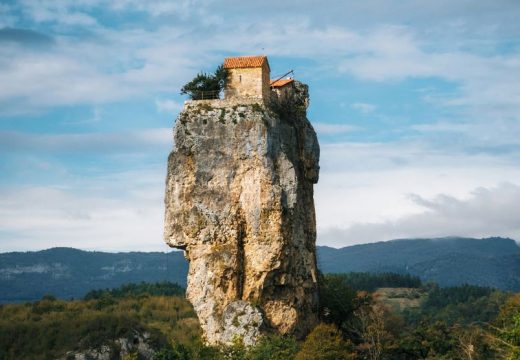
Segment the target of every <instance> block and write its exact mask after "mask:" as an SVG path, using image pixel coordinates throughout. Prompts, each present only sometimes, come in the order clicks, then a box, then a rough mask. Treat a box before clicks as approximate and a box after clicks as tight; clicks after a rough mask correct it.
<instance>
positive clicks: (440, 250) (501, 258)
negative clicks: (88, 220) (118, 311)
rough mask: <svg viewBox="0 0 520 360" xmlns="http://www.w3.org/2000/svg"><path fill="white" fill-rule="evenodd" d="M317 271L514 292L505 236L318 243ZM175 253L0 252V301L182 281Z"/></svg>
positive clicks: (514, 265)
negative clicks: (401, 275)
mask: <svg viewBox="0 0 520 360" xmlns="http://www.w3.org/2000/svg"><path fill="white" fill-rule="evenodd" d="M318 265H319V267H320V269H321V270H322V271H323V272H327V273H330V272H396V273H409V274H412V275H416V276H419V277H420V278H421V279H422V280H423V281H428V280H431V281H434V282H437V283H439V284H440V285H442V286H449V285H459V284H464V283H469V284H473V285H481V286H491V287H496V288H499V289H503V290H513V291H520V248H519V247H518V245H517V244H516V243H515V242H514V241H513V240H510V239H503V238H489V239H482V240H477V239H463V238H446V239H437V240H430V239H427V240H424V239H422V240H393V241H387V242H379V243H374V244H366V245H356V246H349V247H345V248H341V249H334V248H330V247H324V246H321V247H318ZM187 271H188V264H187V262H186V260H185V259H184V256H183V254H182V252H170V253H168V254H165V253H160V252H150V253H144V252H131V253H103V252H87V251H81V250H76V249H70V248H54V249H49V250H44V251H37V252H13V253H3V254H0V303H2V302H3V303H5V302H13V301H32V300H38V299H41V297H42V296H43V295H44V294H53V295H55V296H57V297H59V298H62V299H69V298H80V297H83V296H84V295H85V294H86V293H87V292H88V291H90V290H93V289H100V288H112V287H117V286H120V285H121V284H125V283H129V282H133V283H136V282H141V281H146V282H156V281H164V280H167V281H170V282H176V283H178V284H180V285H181V286H186V276H187Z"/></svg>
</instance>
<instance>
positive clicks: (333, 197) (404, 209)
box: [315, 142, 520, 246]
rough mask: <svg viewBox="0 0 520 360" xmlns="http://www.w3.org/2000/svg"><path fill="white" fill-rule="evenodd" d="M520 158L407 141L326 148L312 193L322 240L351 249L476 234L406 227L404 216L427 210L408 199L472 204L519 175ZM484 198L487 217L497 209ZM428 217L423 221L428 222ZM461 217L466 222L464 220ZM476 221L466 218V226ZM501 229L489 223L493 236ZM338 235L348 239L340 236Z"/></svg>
mask: <svg viewBox="0 0 520 360" xmlns="http://www.w3.org/2000/svg"><path fill="white" fill-rule="evenodd" d="M519 159H520V157H518V156H516V155H514V156H512V157H505V156H503V155H502V154H496V155H493V154H487V153H482V152H474V153H470V152H453V151H451V149H449V148H447V149H446V150H445V151H440V150H438V149H435V148H431V147H429V146H427V145H425V144H418V143H410V142H408V143H404V142H403V143H392V144H375V143H374V144H368V143H365V144H363V143H358V144H356V143H343V144H329V145H322V146H321V160H320V165H321V171H320V181H319V182H318V184H317V185H316V188H315V202H316V216H317V226H318V242H319V244H323V245H333V246H346V245H350V244H353V243H365V242H372V241H382V240H389V239H391V238H395V237H415V236H423V235H424V236H425V234H426V231H430V230H431V231H432V233H433V231H434V230H435V231H437V232H436V236H437V235H438V236H449V235H464V236H473V235H475V234H476V232H475V231H470V230H471V229H470V228H469V227H460V228H459V229H457V228H456V227H455V226H445V227H444V226H440V225H439V222H436V221H434V220H432V222H431V226H426V225H425V224H424V232H420V231H415V230H414V228H412V227H411V226H408V227H407V225H406V224H404V223H401V222H400V221H401V219H406V218H410V217H413V216H416V215H417V214H422V213H424V211H425V209H424V204H421V203H418V202H417V201H412V198H411V197H410V195H409V194H416V197H415V198H414V199H417V198H418V197H417V196H419V197H420V198H422V199H432V198H435V197H436V196H437V195H439V194H444V195H445V196H449V197H451V198H454V199H458V200H460V201H467V200H468V199H471V198H472V196H474V195H473V191H474V189H476V188H488V189H492V188H494V187H497V186H499V184H501V183H503V182H504V181H514V179H518V178H520V170H519V169H520V167H519V166H518V162H519ZM489 198H490V197H488V198H487V199H489ZM482 199H484V198H481V202H480V206H482V207H487V208H488V209H489V211H490V212H493V211H498V210H497V207H496V206H493V203H492V202H490V203H489V204H488V205H486V204H485V202H484V200H482ZM500 213H501V212H498V214H500ZM461 216H466V215H465V214H461ZM424 219H425V223H426V219H427V218H426V217H424ZM459 220H460V221H461V222H462V221H464V220H463V218H462V217H461V218H460V219H459ZM454 221H455V220H454ZM472 221H473V220H472V219H471V218H468V222H472ZM401 224H403V226H401ZM485 226H486V225H485V224H484V225H483V227H485ZM349 229H353V230H352V232H349V231H350V230H349ZM359 229H362V230H363V231H365V232H363V233H362V232H361V230H359ZM377 229H383V230H384V231H386V232H383V230H377ZM390 229H394V230H393V232H391V231H390ZM354 230H355V232H354ZM376 230H377V231H376ZM498 230H499V228H498V227H496V226H494V225H493V226H491V225H490V226H489V232H490V233H492V232H493V231H497V232H499V233H497V234H494V235H503V234H504V233H505V235H507V234H510V233H511V232H510V231H509V230H508V231H506V229H505V228H504V232H500V231H498ZM371 231H373V232H371ZM398 231H401V232H400V233H398ZM340 233H341V234H345V235H344V236H339V234H340ZM331 234H333V235H331ZM490 235H493V234H490ZM432 236H433V235H432Z"/></svg>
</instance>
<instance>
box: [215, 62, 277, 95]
mask: <svg viewBox="0 0 520 360" xmlns="http://www.w3.org/2000/svg"><path fill="white" fill-rule="evenodd" d="M228 71H229V78H228V81H227V83H226V89H225V90H224V97H225V98H226V99H230V98H233V97H234V98H237V97H244V98H265V97H266V96H267V97H268V96H269V68H268V66H267V65H264V66H263V67H261V68H260V67H257V68H237V69H228Z"/></svg>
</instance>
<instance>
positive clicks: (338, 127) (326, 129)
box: [312, 122, 357, 135]
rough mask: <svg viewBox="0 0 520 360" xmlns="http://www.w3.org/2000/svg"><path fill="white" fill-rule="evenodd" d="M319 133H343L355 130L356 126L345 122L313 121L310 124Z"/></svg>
mask: <svg viewBox="0 0 520 360" xmlns="http://www.w3.org/2000/svg"><path fill="white" fill-rule="evenodd" d="M312 126H313V127H314V129H315V130H316V132H317V133H318V134H319V135H343V134H348V133H351V132H353V131H356V129H357V127H355V126H353V125H347V124H334V123H322V122H315V123H313V124H312Z"/></svg>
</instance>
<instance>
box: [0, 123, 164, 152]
mask: <svg viewBox="0 0 520 360" xmlns="http://www.w3.org/2000/svg"><path fill="white" fill-rule="evenodd" d="M172 142H173V135H172V130H171V129H169V128H155V129H139V130H133V131H126V132H117V133H81V134H59V135H54V134H30V133H21V132H0V149H1V150H2V152H3V153H4V154H7V153H13V152H29V153H36V154H40V155H41V154H44V153H64V152H65V153H90V154H95V153H98V154H99V153H102V154H107V153H118V152H119V153H123V154H129V153H136V152H137V153H142V152H146V151H150V150H157V149H169V148H171V146H172Z"/></svg>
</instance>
